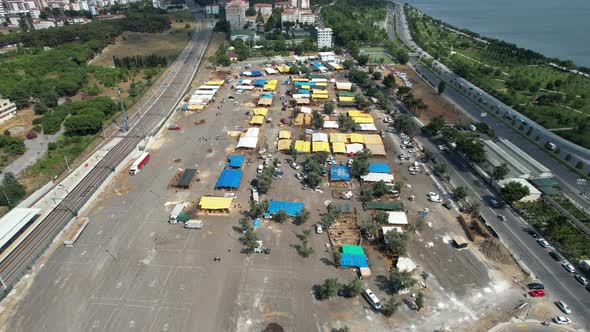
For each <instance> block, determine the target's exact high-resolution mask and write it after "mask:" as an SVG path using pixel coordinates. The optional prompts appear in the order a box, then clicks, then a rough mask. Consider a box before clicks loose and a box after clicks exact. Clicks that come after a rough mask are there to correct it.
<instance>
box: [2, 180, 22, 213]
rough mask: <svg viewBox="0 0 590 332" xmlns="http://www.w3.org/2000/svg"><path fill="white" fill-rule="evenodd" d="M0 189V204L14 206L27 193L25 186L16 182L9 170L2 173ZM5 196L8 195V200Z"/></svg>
mask: <svg viewBox="0 0 590 332" xmlns="http://www.w3.org/2000/svg"><path fill="white" fill-rule="evenodd" d="M0 191H1V192H3V193H0V205H2V206H9V207H14V206H16V205H17V204H18V202H20V201H21V200H22V199H23V198H24V197H25V196H26V194H27V193H26V191H25V187H23V185H21V184H20V183H19V182H18V180H17V178H16V177H15V176H14V174H13V173H11V172H6V173H4V178H3V179H2V185H0ZM6 197H8V200H7V198H6Z"/></svg>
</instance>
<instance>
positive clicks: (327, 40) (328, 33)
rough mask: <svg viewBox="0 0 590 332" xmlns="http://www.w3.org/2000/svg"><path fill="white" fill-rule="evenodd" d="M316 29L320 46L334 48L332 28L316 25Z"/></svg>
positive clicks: (320, 47)
mask: <svg viewBox="0 0 590 332" xmlns="http://www.w3.org/2000/svg"><path fill="white" fill-rule="evenodd" d="M315 31H316V40H317V45H318V48H319V49H322V48H324V47H326V48H332V29H331V28H326V27H316V28H315Z"/></svg>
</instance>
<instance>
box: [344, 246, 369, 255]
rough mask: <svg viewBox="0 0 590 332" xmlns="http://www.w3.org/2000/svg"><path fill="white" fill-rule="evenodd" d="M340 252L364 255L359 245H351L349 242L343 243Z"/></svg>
mask: <svg viewBox="0 0 590 332" xmlns="http://www.w3.org/2000/svg"><path fill="white" fill-rule="evenodd" d="M342 252H343V253H345V254H354V255H364V254H365V251H364V250H363V247H361V246H353V245H351V244H343V245H342Z"/></svg>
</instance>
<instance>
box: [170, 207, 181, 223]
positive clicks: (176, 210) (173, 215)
mask: <svg viewBox="0 0 590 332" xmlns="http://www.w3.org/2000/svg"><path fill="white" fill-rule="evenodd" d="M182 210H184V203H178V204H176V205H175V206H174V209H172V213H170V219H169V220H168V221H169V222H170V223H171V224H176V223H177V222H178V216H179V215H180V214H181V213H182Z"/></svg>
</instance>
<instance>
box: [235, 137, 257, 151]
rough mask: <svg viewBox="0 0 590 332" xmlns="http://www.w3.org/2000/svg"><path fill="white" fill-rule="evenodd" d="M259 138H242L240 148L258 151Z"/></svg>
mask: <svg viewBox="0 0 590 332" xmlns="http://www.w3.org/2000/svg"><path fill="white" fill-rule="evenodd" d="M256 145H258V137H242V138H240V140H239V141H238V146H237V147H238V148H246V149H256Z"/></svg>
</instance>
